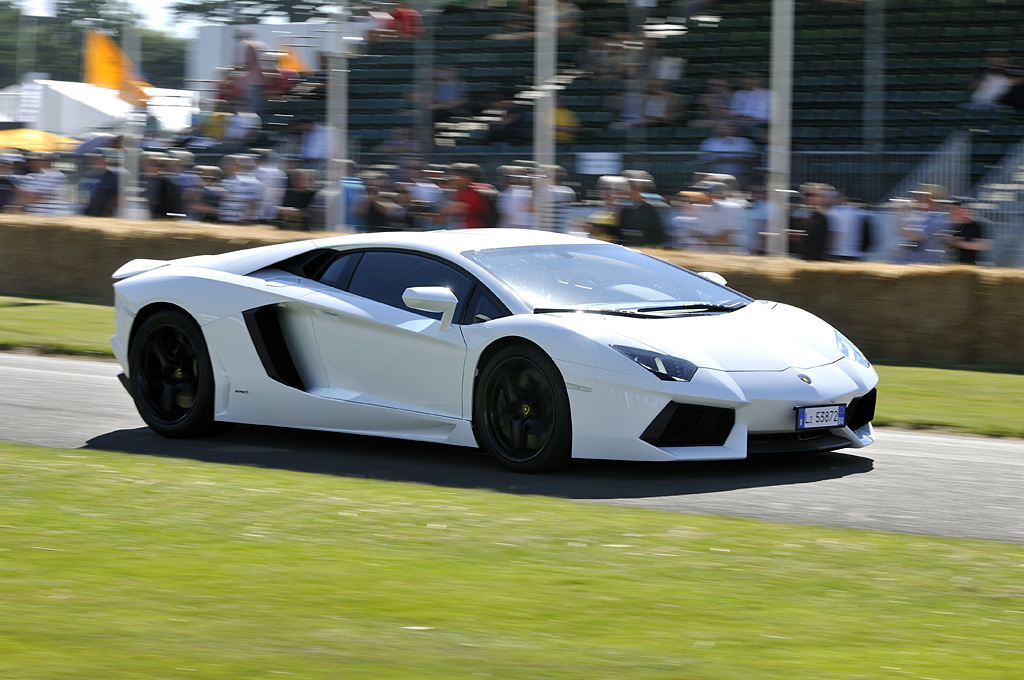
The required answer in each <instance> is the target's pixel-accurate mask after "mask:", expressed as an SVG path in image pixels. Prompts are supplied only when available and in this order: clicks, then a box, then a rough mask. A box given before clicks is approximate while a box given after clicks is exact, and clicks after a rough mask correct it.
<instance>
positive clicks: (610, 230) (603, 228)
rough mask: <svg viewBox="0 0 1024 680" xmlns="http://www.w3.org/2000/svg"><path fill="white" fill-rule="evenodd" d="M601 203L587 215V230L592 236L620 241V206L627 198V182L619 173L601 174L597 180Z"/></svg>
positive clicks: (604, 239)
mask: <svg viewBox="0 0 1024 680" xmlns="http://www.w3.org/2000/svg"><path fill="white" fill-rule="evenodd" d="M597 191H598V193H599V194H600V196H601V205H600V206H599V207H598V208H597V209H596V210H594V211H593V212H592V213H590V214H589V215H587V221H586V224H587V230H588V231H589V232H590V235H591V236H593V237H594V238H597V239H600V240H602V241H611V242H612V243H622V226H621V219H620V217H621V214H622V207H623V205H624V204H625V203H626V201H627V200H629V182H628V181H627V180H626V178H625V177H623V176H621V175H602V176H601V177H600V178H599V179H598V180H597Z"/></svg>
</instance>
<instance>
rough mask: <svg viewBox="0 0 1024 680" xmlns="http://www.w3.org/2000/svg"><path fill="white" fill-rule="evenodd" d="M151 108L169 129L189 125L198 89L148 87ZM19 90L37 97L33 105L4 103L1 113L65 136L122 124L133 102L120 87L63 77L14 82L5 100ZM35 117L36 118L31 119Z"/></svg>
mask: <svg viewBox="0 0 1024 680" xmlns="http://www.w3.org/2000/svg"><path fill="white" fill-rule="evenodd" d="M143 91H144V92H145V93H146V94H147V95H148V96H149V105H148V107H147V110H148V111H149V113H151V114H152V115H153V116H155V117H156V118H157V120H158V121H160V125H161V127H163V129H164V130H165V131H169V132H174V131H178V130H181V129H183V128H186V127H188V126H189V124H190V122H191V118H192V114H193V112H194V111H196V101H195V93H193V92H190V91H189V90H169V89H164V88H155V87H147V88H143ZM18 93H21V95H22V99H23V98H24V97H33V98H35V101H34V102H32V103H31V104H30V105H26V104H27V102H25V101H21V102H19V104H20V105H19V106H17V107H13V110H11V111H8V110H7V109H8V108H11V107H10V106H7V105H5V106H3V110H0V116H3V117H6V118H8V119H11V120H19V119H20V120H21V121H22V122H23V123H25V126H26V127H32V128H35V129H38V130H46V131H47V132H53V133H55V134H58V135H63V136H65V137H76V136H80V135H83V134H86V133H88V132H92V131H94V130H100V129H110V128H117V127H120V124H121V123H122V122H123V121H124V120H125V119H126V118H127V117H128V114H129V113H130V112H131V111H132V105H131V104H129V103H128V102H126V101H124V100H123V99H121V97H120V96H119V94H118V91H117V90H110V89H106V88H102V87H96V86H95V85H90V84H88V83H70V82H64V81H60V80H35V81H33V82H32V83H31V84H30V85H29V86H27V87H24V88H22V86H20V85H13V86H11V87H9V88H7V89H6V90H4V94H5V95H6V96H5V97H3V99H2V100H0V101H3V102H6V103H7V104H10V103H13V102H11V101H10V100H11V99H13V98H14V97H13V96H12V95H14V96H16V95H17V94H18ZM27 118H32V119H27Z"/></svg>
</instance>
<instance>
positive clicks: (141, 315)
mask: <svg viewBox="0 0 1024 680" xmlns="http://www.w3.org/2000/svg"><path fill="white" fill-rule="evenodd" d="M171 309H173V310H175V311H178V312H181V313H182V314H187V315H188V316H189V317H191V318H192V320H193V321H196V318H195V317H194V316H192V315H191V314H189V313H188V311H186V310H185V309H183V308H182V307H180V306H178V305H175V304H172V303H170V302H153V303H150V304H148V305H146V306H145V307H143V308H142V309H140V310H139V312H138V314H136V315H135V319H133V320H132V330H131V333H129V335H128V345H127V347H128V348H131V346H132V345H133V344H134V343H135V337H136V335H137V334H138V332H139V329H140V328H142V325H143V324H144V323H146V319H148V318H149V317H151V316H153V315H154V314H157V313H158V312H162V311H164V310H171ZM196 323H197V324H198V321H196Z"/></svg>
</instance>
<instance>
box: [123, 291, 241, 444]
mask: <svg viewBox="0 0 1024 680" xmlns="http://www.w3.org/2000/svg"><path fill="white" fill-rule="evenodd" d="M128 362H129V363H128V365H129V374H130V376H131V391H132V397H133V398H134V399H135V406H136V407H137V408H138V410H139V415H141V416H142V419H143V420H144V421H146V424H147V425H149V427H150V428H151V429H153V431H155V432H156V433H158V434H161V435H163V436H164V437H171V438H175V439H179V438H185V437H201V436H204V435H208V434H213V433H215V432H218V431H220V430H221V429H222V428H221V427H220V423H217V422H216V421H214V419H213V400H214V381H213V368H212V366H211V364H210V353H209V351H208V350H207V348H206V341H205V340H204V339H203V332H202V330H200V328H199V325H198V324H196V322H195V321H194V320H193V319H192V317H190V316H189V315H188V314H186V313H185V312H183V311H181V310H178V309H165V310H161V311H159V312H157V313H156V314H153V316H151V317H149V318H148V319H146V320H145V321H143V322H142V325H141V326H140V327H139V329H138V331H137V332H136V334H135V338H134V340H133V341H132V345H131V348H130V350H129V353H128Z"/></svg>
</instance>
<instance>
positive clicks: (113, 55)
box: [83, 31, 152, 106]
mask: <svg viewBox="0 0 1024 680" xmlns="http://www.w3.org/2000/svg"><path fill="white" fill-rule="evenodd" d="M83 59H84V60H85V82H87V83H90V84H92V85H95V86H96V87H105V88H107V89H110V90H118V91H119V92H120V97H121V99H123V100H125V101H126V102H128V103H129V104H131V105H133V106H142V105H144V104H145V103H146V99H147V97H146V93H145V92H143V91H142V88H144V87H152V86H151V85H150V84H149V83H147V82H146V81H145V80H143V79H142V78H141V77H139V75H138V73H137V72H136V71H135V64H133V63H132V61H131V59H129V58H128V57H127V55H125V53H124V52H123V51H121V48H120V47H118V46H117V43H115V42H114V41H113V39H112V38H111V37H110V36H109V35H104V34H102V33H97V32H96V31H86V33H85V54H84V55H83Z"/></svg>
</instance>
